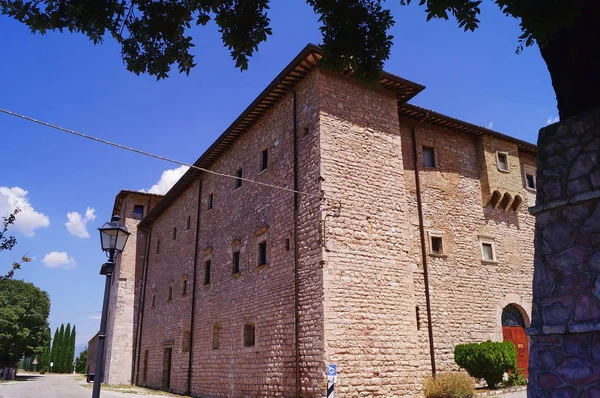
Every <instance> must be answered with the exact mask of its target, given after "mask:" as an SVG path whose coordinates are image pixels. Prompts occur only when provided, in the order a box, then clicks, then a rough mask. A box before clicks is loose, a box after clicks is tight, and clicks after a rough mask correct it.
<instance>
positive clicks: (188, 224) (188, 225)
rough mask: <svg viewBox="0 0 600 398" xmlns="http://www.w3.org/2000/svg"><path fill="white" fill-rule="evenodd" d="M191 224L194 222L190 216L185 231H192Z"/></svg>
mask: <svg viewBox="0 0 600 398" xmlns="http://www.w3.org/2000/svg"><path fill="white" fill-rule="evenodd" d="M191 222H192V217H190V216H188V218H187V222H186V224H185V229H186V230H189V229H190V224H191Z"/></svg>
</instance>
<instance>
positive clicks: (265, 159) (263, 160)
mask: <svg viewBox="0 0 600 398" xmlns="http://www.w3.org/2000/svg"><path fill="white" fill-rule="evenodd" d="M268 166H269V150H268V149H265V150H264V151H262V152H261V153H260V171H265V170H266V169H267V167H268Z"/></svg>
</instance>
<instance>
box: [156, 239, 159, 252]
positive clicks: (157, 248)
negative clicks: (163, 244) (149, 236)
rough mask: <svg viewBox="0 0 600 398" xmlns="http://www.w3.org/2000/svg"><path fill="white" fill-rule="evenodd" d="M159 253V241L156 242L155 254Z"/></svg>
mask: <svg viewBox="0 0 600 398" xmlns="http://www.w3.org/2000/svg"><path fill="white" fill-rule="evenodd" d="M158 253H160V240H157V241H156V254H158Z"/></svg>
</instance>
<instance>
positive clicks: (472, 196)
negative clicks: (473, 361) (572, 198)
mask: <svg viewBox="0 0 600 398" xmlns="http://www.w3.org/2000/svg"><path fill="white" fill-rule="evenodd" d="M414 124H415V122H414V121H408V120H406V121H405V120H401V121H400V132H401V139H402V156H403V160H404V170H405V172H404V178H405V181H406V189H407V194H408V205H409V210H410V211H409V215H408V217H407V219H408V221H409V223H408V225H409V231H408V236H409V237H410V242H408V247H409V255H410V257H411V263H412V264H414V268H413V270H414V272H415V281H416V282H415V285H416V290H415V294H416V295H417V298H416V303H417V305H418V306H419V315H420V331H419V336H420V340H419V341H420V343H419V344H420V347H421V353H422V354H423V357H422V358H420V363H422V364H424V368H423V371H424V372H423V375H426V374H431V366H430V363H429V346H428V344H429V342H428V334H427V312H426V306H425V296H424V294H425V288H424V285H423V264H422V256H421V249H420V240H419V239H420V235H419V224H418V214H417V202H416V187H415V175H414V165H413V148H412V133H411V126H413V125H414ZM417 141H418V142H417V144H418V145H417V148H418V153H417V156H418V158H417V159H418V162H417V164H418V167H419V173H420V180H421V197H422V204H423V217H424V226H425V234H426V247H427V252H428V257H427V261H428V269H429V284H430V298H431V307H432V322H433V336H434V346H435V357H436V365H437V369H438V370H439V371H445V370H453V369H456V365H455V364H454V354H453V352H454V346H455V345H456V344H460V343H468V342H481V341H485V340H488V339H489V340H494V341H502V328H501V319H500V317H501V313H502V309H503V308H504V307H505V306H506V305H508V304H516V305H517V307H518V308H520V309H521V310H522V314H523V315H524V318H525V321H526V322H528V320H529V319H530V315H531V283H532V276H533V225H534V218H533V217H532V216H530V215H529V214H528V213H527V202H528V201H529V202H531V201H532V200H533V198H534V197H535V193H533V192H529V191H526V192H525V193H522V194H523V195H525V196H526V197H525V198H524V205H523V206H521V208H520V209H519V211H518V213H516V214H515V213H514V212H511V211H504V210H493V209H491V208H489V207H486V208H483V207H482V204H481V190H482V187H481V181H480V170H481V167H480V166H481V162H482V159H481V158H480V157H479V156H478V143H477V141H476V138H474V137H472V136H468V135H464V134H459V133H457V132H454V131H451V130H448V129H443V128H439V127H434V126H432V125H429V124H427V123H423V124H421V125H420V126H419V127H417ZM498 145H500V146H502V145H501V142H496V146H498ZM423 146H427V147H432V148H434V152H435V160H436V167H435V168H430V167H424V166H423V160H422V147H423ZM506 147H507V148H512V146H511V144H509V143H506ZM515 159H517V160H520V161H519V163H520V164H521V165H516V167H515V169H511V171H510V173H508V174H506V177H507V178H510V181H507V184H506V185H507V188H509V187H510V186H511V185H512V184H514V181H515V180H516V179H517V178H520V180H521V184H524V181H523V173H522V165H523V164H528V165H535V159H534V158H533V157H532V156H531V155H527V154H524V153H521V154H520V155H519V157H518V158H517V157H515V158H512V157H511V160H512V161H513V163H514V160H515ZM494 165H495V163H494ZM513 173H514V174H515V175H513ZM496 177H500V175H498V176H496ZM496 184H497V185H498V186H501V187H502V186H504V184H503V183H502V181H496ZM513 189H514V187H513ZM522 190H523V191H525V190H524V189H522ZM430 234H435V235H436V236H442V239H443V254H442V255H436V254H431V248H430V246H429V245H430V240H429V236H430ZM480 237H484V238H485V239H488V240H490V241H491V242H493V244H494V246H495V252H496V260H497V261H492V262H486V261H482V254H481V246H480Z"/></svg>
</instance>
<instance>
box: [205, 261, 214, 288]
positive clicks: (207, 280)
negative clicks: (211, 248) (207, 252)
mask: <svg viewBox="0 0 600 398" xmlns="http://www.w3.org/2000/svg"><path fill="white" fill-rule="evenodd" d="M211 266H212V261H211V260H208V261H206V262H205V263H204V284H205V285H210V267H211Z"/></svg>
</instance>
